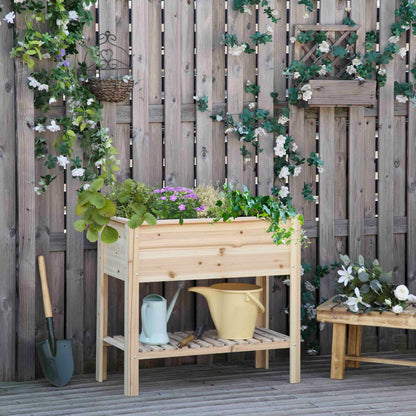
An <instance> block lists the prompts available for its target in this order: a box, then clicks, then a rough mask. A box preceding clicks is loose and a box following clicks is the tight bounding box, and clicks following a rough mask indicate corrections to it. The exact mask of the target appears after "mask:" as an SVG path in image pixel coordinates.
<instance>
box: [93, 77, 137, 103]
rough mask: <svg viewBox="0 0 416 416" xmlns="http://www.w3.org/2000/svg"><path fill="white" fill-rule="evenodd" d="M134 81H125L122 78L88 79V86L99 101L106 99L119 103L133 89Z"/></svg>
mask: <svg viewBox="0 0 416 416" xmlns="http://www.w3.org/2000/svg"><path fill="white" fill-rule="evenodd" d="M133 87H134V81H133V80H132V79H130V80H128V81H127V82H125V81H123V80H122V79H90V80H89V81H88V88H89V89H90V91H91V92H92V93H93V94H94V95H95V96H96V97H97V100H99V101H108V102H110V103H121V102H122V101H124V100H125V99H126V98H127V97H128V96H129V94H130V92H131V91H132V90H133Z"/></svg>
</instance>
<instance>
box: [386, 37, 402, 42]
mask: <svg viewBox="0 0 416 416" xmlns="http://www.w3.org/2000/svg"><path fill="white" fill-rule="evenodd" d="M399 40H400V37H399V36H390V37H389V38H388V39H387V42H389V43H397V42H398V41H399Z"/></svg>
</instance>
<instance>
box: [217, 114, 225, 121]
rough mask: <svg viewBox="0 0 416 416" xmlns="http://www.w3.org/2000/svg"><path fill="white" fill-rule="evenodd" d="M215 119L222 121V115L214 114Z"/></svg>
mask: <svg viewBox="0 0 416 416" xmlns="http://www.w3.org/2000/svg"><path fill="white" fill-rule="evenodd" d="M215 119H216V120H217V121H222V120H223V119H222V117H221V116H220V115H219V114H217V115H216V116H215Z"/></svg>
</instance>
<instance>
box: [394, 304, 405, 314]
mask: <svg viewBox="0 0 416 416" xmlns="http://www.w3.org/2000/svg"><path fill="white" fill-rule="evenodd" d="M391 311H392V312H393V313H402V312H403V307H402V306H400V305H394V306H393V307H392V308H391Z"/></svg>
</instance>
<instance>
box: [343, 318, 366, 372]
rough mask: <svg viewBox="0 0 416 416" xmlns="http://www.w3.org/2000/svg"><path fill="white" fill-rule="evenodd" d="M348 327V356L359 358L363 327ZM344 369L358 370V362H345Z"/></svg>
mask: <svg viewBox="0 0 416 416" xmlns="http://www.w3.org/2000/svg"><path fill="white" fill-rule="evenodd" d="M348 327H349V328H348V355H351V356H354V357H359V356H360V355H361V343H362V335H363V327H362V326H361V325H348ZM346 367H349V368H360V362H359V361H348V360H347V361H346Z"/></svg>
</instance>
